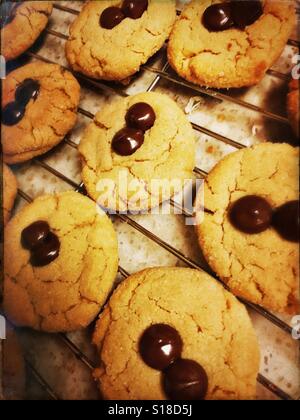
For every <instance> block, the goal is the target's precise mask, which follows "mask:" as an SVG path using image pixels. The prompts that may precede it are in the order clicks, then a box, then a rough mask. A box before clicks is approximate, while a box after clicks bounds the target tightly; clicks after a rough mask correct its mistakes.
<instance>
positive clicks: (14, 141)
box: [1, 62, 80, 163]
mask: <svg viewBox="0 0 300 420" xmlns="http://www.w3.org/2000/svg"><path fill="white" fill-rule="evenodd" d="M26 79H33V80H35V81H38V83H39V84H40V90H39V94H38V96H37V98H36V100H33V99H31V100H30V102H29V103H28V104H27V106H26V111H25V115H24V116H23V118H22V119H21V120H20V121H19V122H18V123H17V124H15V125H12V126H8V125H4V124H2V127H1V130H2V147H3V158H4V161H5V162H7V163H19V162H24V161H27V160H29V159H32V158H33V157H34V156H38V155H41V154H43V153H46V152H47V151H49V150H50V149H52V148H53V147H54V146H56V145H57V144H58V143H60V141H61V140H62V139H63V138H64V136H65V135H66V134H67V133H68V131H70V130H71V129H72V128H73V126H74V125H75V123H76V120H77V106H78V103H79V99H80V86H79V84H78V82H77V80H76V79H75V78H74V76H73V75H72V74H71V73H70V72H68V71H66V70H64V69H63V68H62V67H60V66H59V65H57V64H47V63H41V62H38V63H30V64H27V65H25V66H23V67H20V68H18V69H17V70H15V71H13V72H12V73H10V74H9V75H8V76H7V78H6V79H5V80H4V81H3V95H2V108H4V107H5V106H6V105H7V104H8V103H10V102H13V101H14V100H15V92H16V88H17V87H18V85H20V83H22V82H23V81H24V80H26Z"/></svg>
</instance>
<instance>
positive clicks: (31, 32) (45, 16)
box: [1, 1, 53, 60]
mask: <svg viewBox="0 0 300 420" xmlns="http://www.w3.org/2000/svg"><path fill="white" fill-rule="evenodd" d="M52 8H53V6H52V2H50V1H23V2H20V4H16V3H12V2H7V4H4V3H3V4H2V5H1V11H2V13H3V16H7V19H4V17H2V18H1V54H2V55H3V56H4V58H5V59H6V60H12V59H14V58H17V57H19V55H21V54H23V53H24V52H25V51H26V50H28V48H30V47H31V46H32V45H33V44H34V42H35V41H36V40H37V38H38V37H39V35H40V34H41V33H42V31H43V30H44V29H45V27H46V26H47V23H48V20H49V16H50V15H51V13H52ZM2 13H1V14H2Z"/></svg>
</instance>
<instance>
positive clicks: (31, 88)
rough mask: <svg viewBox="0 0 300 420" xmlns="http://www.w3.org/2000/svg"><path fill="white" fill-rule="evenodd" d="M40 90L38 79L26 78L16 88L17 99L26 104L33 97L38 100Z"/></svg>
mask: <svg viewBox="0 0 300 420" xmlns="http://www.w3.org/2000/svg"><path fill="white" fill-rule="evenodd" d="M39 91H40V84H39V82H38V81H37V80H33V79H25V80H23V82H22V83H20V84H19V86H18V87H17V89H16V93H15V101H16V102H18V103H19V104H22V105H23V106H26V105H27V104H28V102H29V101H30V100H31V99H33V100H34V101H35V100H36V98H37V97H38V94H39Z"/></svg>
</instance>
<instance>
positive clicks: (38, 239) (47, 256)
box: [21, 220, 60, 267]
mask: <svg viewBox="0 0 300 420" xmlns="http://www.w3.org/2000/svg"><path fill="white" fill-rule="evenodd" d="M21 243H22V246H23V248H26V249H28V250H30V252H31V257H30V263H31V265H33V266H35V267H43V266H45V265H48V264H50V263H51V262H52V261H54V260H55V259H56V258H57V257H58V255H59V250H60V242H59V239H58V237H57V236H56V235H55V233H53V232H51V231H50V226H49V224H48V223H47V222H45V221H42V220H39V221H37V222H34V223H32V224H31V225H29V226H27V227H26V228H25V229H23V231H22V234H21Z"/></svg>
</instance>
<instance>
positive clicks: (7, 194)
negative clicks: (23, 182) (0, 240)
mask: <svg viewBox="0 0 300 420" xmlns="http://www.w3.org/2000/svg"><path fill="white" fill-rule="evenodd" d="M17 191H18V184H17V179H16V177H15V175H14V173H13V172H12V170H11V169H10V168H9V167H8V166H7V165H5V164H3V201H2V206H3V224H4V226H5V225H6V224H7V222H8V221H9V218H10V213H11V211H12V208H13V206H14V202H15V199H16V195H17Z"/></svg>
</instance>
